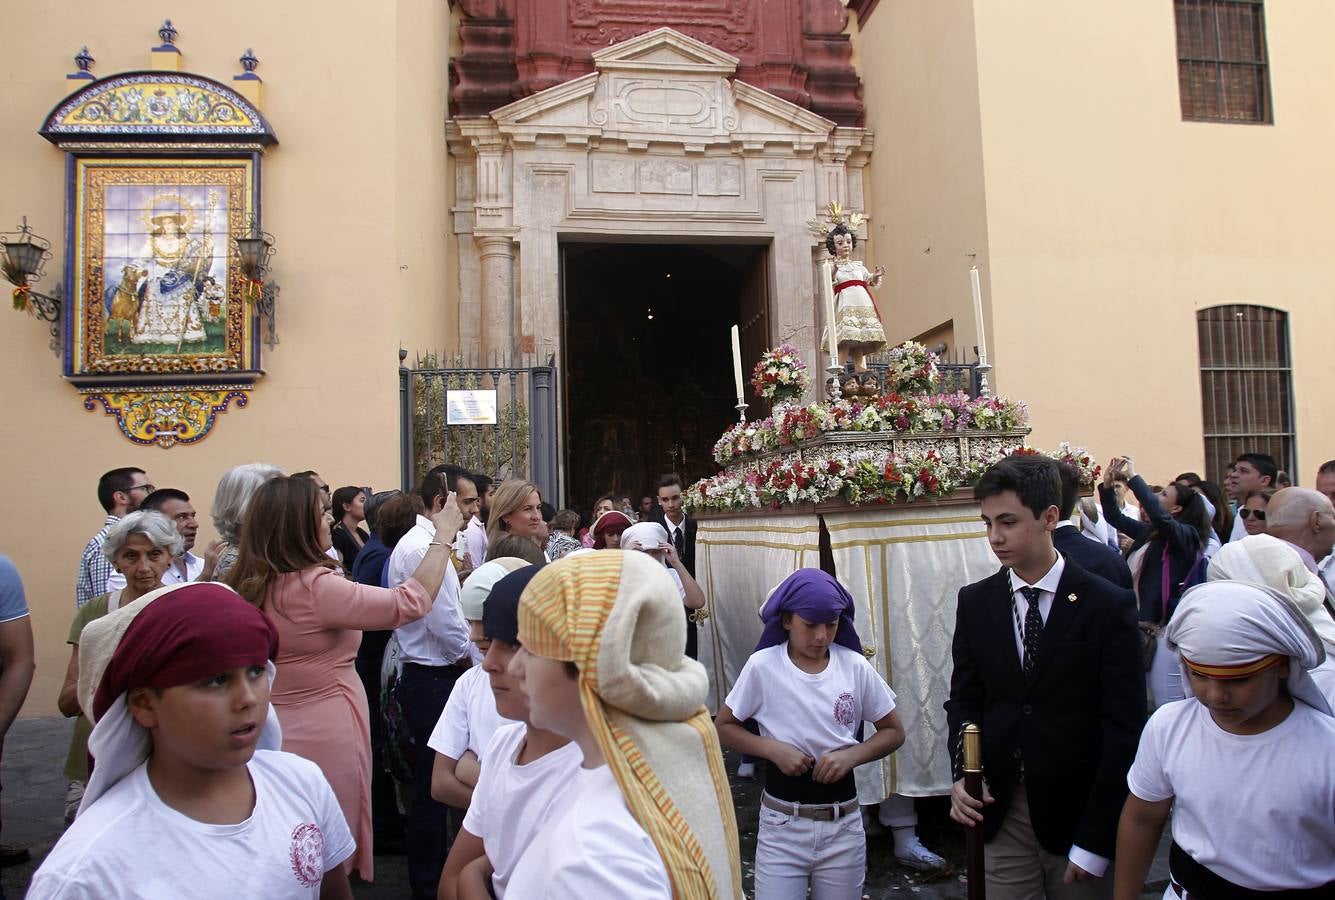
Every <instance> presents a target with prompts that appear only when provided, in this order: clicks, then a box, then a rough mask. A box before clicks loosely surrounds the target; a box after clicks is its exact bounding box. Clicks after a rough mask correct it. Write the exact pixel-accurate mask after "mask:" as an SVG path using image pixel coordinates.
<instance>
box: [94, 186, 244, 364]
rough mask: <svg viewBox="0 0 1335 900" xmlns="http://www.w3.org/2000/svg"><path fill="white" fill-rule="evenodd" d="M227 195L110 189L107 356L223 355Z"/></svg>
mask: <svg viewBox="0 0 1335 900" xmlns="http://www.w3.org/2000/svg"><path fill="white" fill-rule="evenodd" d="M225 197H226V195H225V192H223V191H219V190H217V189H210V188H209V187H207V186H180V187H176V186H173V187H172V188H171V190H170V192H167V191H163V190H162V189H161V188H160V187H141V186H138V185H134V186H129V185H112V186H109V187H107V189H106V205H105V210H106V212H105V224H104V235H103V260H104V270H103V284H104V285H105V291H104V297H103V300H104V308H105V310H106V336H105V348H106V352H107V353H108V354H116V355H138V356H164V355H165V356H171V355H179V354H196V353H199V354H208V353H218V352H221V351H222V349H223V346H224V341H225V338H224V331H225V325H226V306H227V302H226V291H225V289H224V287H223V286H224V285H225V284H226V278H227V271H226V269H227V261H226V256H225V253H219V251H218V248H219V247H223V248H225V247H226V238H227V232H226V222H227V209H226V199H225Z"/></svg>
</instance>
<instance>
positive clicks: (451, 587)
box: [385, 516, 473, 666]
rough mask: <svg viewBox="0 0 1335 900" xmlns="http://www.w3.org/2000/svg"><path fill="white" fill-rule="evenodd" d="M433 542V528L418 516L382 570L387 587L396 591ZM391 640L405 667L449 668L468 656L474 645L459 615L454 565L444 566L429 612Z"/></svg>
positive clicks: (466, 624)
mask: <svg viewBox="0 0 1335 900" xmlns="http://www.w3.org/2000/svg"><path fill="white" fill-rule="evenodd" d="M435 539H436V526H434V525H432V524H431V520H430V519H428V518H426V517H425V516H418V517H417V524H416V525H415V526H414V527H413V528H412V530H411V531H409V532H408V533H407V534H405V535H404V536H403V537H402V538H400V540H399V542H398V544H396V545H395V546H394V550H393V552H391V553H390V555H389V564H388V567H387V568H386V570H385V573H386V575H387V577H388V581H389V587H398V586H399V585H401V584H403V583H404V582H405V581H407V580H408V578H409V577H410V576H411V575H412V574H413V572H416V571H417V567H418V566H419V565H421V564H422V558H423V557H425V556H426V552H427V549H428V548H429V547H430V545H431V542H432V541H433V540H435ZM394 639H395V640H397V641H398V642H399V654H400V658H401V659H402V660H403V661H404V662H405V663H417V664H418V665H422V666H448V665H453V664H454V663H457V662H459V661H460V660H462V659H464V658H465V657H468V656H470V653H469V648H471V647H472V646H473V644H472V642H471V641H469V640H468V623H467V622H465V621H464V617H463V613H462V612H460V611H459V575H458V573H456V572H455V571H454V566H453V565H450V564H447V565H446V566H445V578H444V580H442V581H441V583H440V590H439V591H437V592H436V598H435V601H434V602H433V603H432V604H431V611H430V612H428V613H427V614H426V615H425V616H423V617H422V618H420V619H418V620H417V621H416V622H409V623H408V624H407V625H400V626H399V627H398V628H395V629H394Z"/></svg>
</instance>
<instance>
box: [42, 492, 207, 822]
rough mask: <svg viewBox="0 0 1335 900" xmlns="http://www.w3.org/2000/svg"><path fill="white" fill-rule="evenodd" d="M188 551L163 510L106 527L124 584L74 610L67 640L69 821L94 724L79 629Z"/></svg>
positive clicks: (63, 696)
mask: <svg viewBox="0 0 1335 900" xmlns="http://www.w3.org/2000/svg"><path fill="white" fill-rule="evenodd" d="M184 551H185V542H184V541H183V540H182V538H181V535H180V532H178V531H177V530H176V525H175V524H173V523H172V520H171V519H168V518H167V517H166V516H164V515H163V514H162V513H160V512H148V511H141V512H132V513H130V514H129V515H128V516H126V517H125V518H123V519H121V520H120V521H119V522H117V523H116V524H115V525H113V526H111V530H110V531H108V532H107V539H106V541H105V542H104V543H103V544H102V552H103V553H104V554H105V555H106V557H107V560H108V561H109V562H110V563H111V566H112V568H114V569H115V570H116V571H117V572H119V573H121V575H123V576H124V577H125V587H123V588H121V589H120V590H118V591H112V592H111V593H109V594H103V595H101V596H100V597H94V598H93V599H92V600H89V601H88V602H87V603H85V604H84V605H83V606H81V607H79V609H78V611H77V612H75V613H74V622H73V623H72V624H71V625H70V635H69V638H68V643H69V645H70V664H69V666H68V667H67V668H66V669H65V683H64V684H63V685H61V688H60V697H59V698H58V699H57V700H56V705H57V706H58V707H59V708H60V711H61V712H62V713H63V714H65V715H66V716H78V717H79V718H78V719H77V720H76V721H75V723H74V735H73V736H72V737H71V738H70V749H69V755H68V756H66V758H65V777H66V778H68V779H69V782H70V785H69V792H68V794H66V797H65V821H66V822H71V821H73V820H74V813H75V812H76V811H77V810H78V808H79V801H80V799H81V798H82V797H83V786H84V784H85V783H86V782H87V781H88V735H89V734H90V733H91V732H92V730H93V726H92V723H91V722H90V721H89V719H88V717H87V716H84V715H80V713H82V712H83V710H81V709H80V708H79V697H78V684H79V635H80V634H82V633H83V629H84V626H85V625H87V624H88V623H89V622H92V621H93V620H94V619H100V618H102V617H103V616H105V615H106V614H107V613H109V612H114V611H115V610H117V609H120V608H121V607H122V606H125V605H127V604H130V603H133V602H134V601H135V600H138V599H139V598H140V597H142V596H143V595H144V594H147V593H149V592H150V591H155V590H157V589H158V588H159V587H161V586H162V575H163V573H164V572H166V571H167V567H168V566H170V565H171V562H172V560H173V559H175V558H176V557H177V556H179V555H180V554H181V553H183V552H184Z"/></svg>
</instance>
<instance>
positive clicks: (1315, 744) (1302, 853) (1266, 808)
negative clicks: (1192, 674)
mask: <svg viewBox="0 0 1335 900" xmlns="http://www.w3.org/2000/svg"><path fill="white" fill-rule="evenodd" d="M1126 781H1127V786H1128V787H1130V788H1131V793H1133V794H1135V795H1136V796H1137V797H1139V798H1140V799H1142V800H1146V801H1148V802H1151V803H1154V802H1158V801H1161V800H1167V799H1169V798H1170V797H1171V798H1173V840H1174V841H1176V842H1177V845H1178V846H1179V847H1181V848H1182V849H1183V850H1185V851H1186V852H1187V853H1188V854H1189V855H1190V856H1191V858H1192V859H1194V860H1196V862H1198V863H1200V864H1201V865H1203V866H1205V867H1206V868H1208V869H1210V871H1212V872H1214V873H1215V874H1216V875H1219V876H1220V877H1222V878H1226V879H1228V880H1229V881H1231V882H1233V883H1234V884H1238V885H1241V886H1242V887H1245V888H1251V889H1252V890H1259V891H1272V890H1281V889H1288V888H1304V887H1315V886H1317V885H1323V884H1326V883H1327V882H1331V881H1335V718H1331V717H1330V716H1327V715H1324V714H1323V713H1320V712H1317V711H1316V710H1315V709H1313V708H1312V707H1310V706H1308V705H1307V704H1306V703H1301V702H1295V703H1294V705H1293V712H1291V713H1289V715H1288V718H1286V719H1285V720H1284V721H1283V722H1281V723H1279V724H1278V725H1276V726H1275V727H1274V728H1271V729H1270V730H1269V731H1264V732H1262V733H1260V734H1251V735H1242V734H1232V733H1230V732H1227V731H1225V730H1224V729H1222V728H1220V727H1219V726H1218V725H1217V724H1215V721H1214V719H1213V718H1212V717H1211V716H1210V711H1209V709H1207V708H1206V707H1205V706H1204V705H1203V704H1201V703H1200V702H1198V701H1197V700H1196V699H1195V698H1188V699H1186V700H1178V701H1176V702H1173V703H1167V704H1165V705H1163V706H1161V707H1159V708H1158V709H1157V710H1155V712H1154V715H1153V716H1151V717H1150V720H1149V722H1147V723H1146V725H1145V730H1144V732H1142V734H1141V736H1140V749H1139V750H1138V751H1137V752H1136V761H1135V762H1134V763H1133V764H1132V766H1131V771H1129V772H1128V773H1127V776H1126Z"/></svg>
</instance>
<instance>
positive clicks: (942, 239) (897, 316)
mask: <svg viewBox="0 0 1335 900" xmlns="http://www.w3.org/2000/svg"><path fill="white" fill-rule="evenodd" d="M971 20H972V10H971V7H970V4H969V3H968V2H967V0H882V2H881V3H880V4H878V5H877V7H876V9H875V11H874V13H873V15H872V16H871V17H870V18H869V19H868V20H867V22H866V23H865V25H864V27H863V28H861V29H858V28H857V27H856V26H850V29H849V30H850V33H851V34H852V36H853V44H854V52H855V56H854V63H855V65H856V66H857V69H858V73H859V75H860V76H861V78H862V84H863V100H864V103H865V105H866V110H867V127H868V128H870V129H871V130H872V131H873V132H874V133H875V135H876V151H875V152H874V153H873V154H872V156H871V160H870V162H869V164H868V167H867V168H868V172H869V173H870V177H869V181H870V184H871V190H870V192H869V194H868V198H867V200H868V202H867V211H868V212H869V213H870V215H871V221H870V223H869V225H868V238H869V241H868V246H867V247H866V251H867V259H868V261H869V262H870V263H872V264H876V265H883V266H885V269H886V277H885V280H884V282H883V287H882V288H881V290H880V291H879V292H878V296H877V303H878V304H880V307H881V309H882V310H883V311H884V313H885V316H886V319H887V321H886V323H885V325H886V336H887V337H888V338H889V339H890V341H891V342H898V341H904V340H909V339H910V338H913V337H916V336H918V335H922V334H924V333H926V332H929V331H932V330H934V329H937V328H938V327H939V326H941V325H943V324H946V323H953V324H954V329H953V339H954V341H955V342H958V344H959V346H960V347H961V348H962V349H964V350H966V351H968V353H969V354H970V358H972V357H971V354H972V347H973V345H974V343H975V334H976V332H975V329H974V315H973V303H972V299H971V294H970V290H969V274H968V270H969V266H970V265H971V264H972V263H973V260H974V258H975V257H974V256H971V255H970V254H976V259H977V261H978V266H979V269H980V270H982V271H984V272H986V269H987V259H988V255H987V224H986V209H985V203H984V192H983V148H982V140H981V135H980V132H979V128H978V118H979V113H978V70H977V66H976V54H975V52H974V46H973V30H972V21H971ZM955 349H956V347H955V346H954V345H953V344H952V346H951V348H950V351H951V352H952V353H954V352H955Z"/></svg>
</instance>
